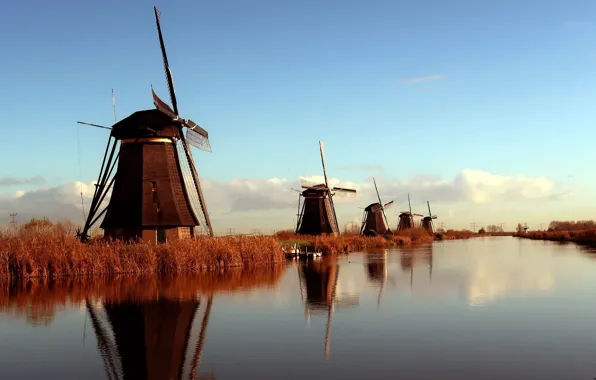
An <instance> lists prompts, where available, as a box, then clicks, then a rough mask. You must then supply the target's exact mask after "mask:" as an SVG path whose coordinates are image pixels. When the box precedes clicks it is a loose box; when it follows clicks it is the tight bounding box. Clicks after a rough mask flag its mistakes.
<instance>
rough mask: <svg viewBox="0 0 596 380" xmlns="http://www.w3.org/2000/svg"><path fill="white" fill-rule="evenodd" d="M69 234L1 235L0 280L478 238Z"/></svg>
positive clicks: (171, 269)
mask: <svg viewBox="0 0 596 380" xmlns="http://www.w3.org/2000/svg"><path fill="white" fill-rule="evenodd" d="M74 235H75V228H74V225H73V224H72V223H68V222H58V223H52V222H51V221H49V220H47V219H32V220H31V221H30V222H29V223H26V224H24V225H22V226H21V227H20V228H19V229H18V230H16V231H12V232H11V233H0V279H2V278H4V279H29V278H56V277H61V276H74V277H80V276H90V275H110V276H113V275H118V274H129V275H145V274H160V275H165V274H179V273H200V272H203V271H205V270H215V269H222V268H232V267H246V266H255V265H271V264H274V263H279V262H281V261H283V260H284V254H283V251H282V245H284V244H294V243H297V244H298V245H300V246H306V247H310V248H312V249H314V250H317V251H321V252H323V254H339V253H347V252H352V251H358V250H363V249H367V248H389V247H395V246H407V245H412V244H424V243H432V242H433V241H434V240H454V239H467V238H471V237H475V236H481V235H478V234H475V233H473V232H472V231H466V230H464V231H456V230H448V231H446V232H442V233H437V234H435V236H430V235H429V234H428V233H427V232H426V231H425V230H424V229H423V228H412V229H408V230H404V231H396V232H395V233H394V235H392V236H388V237H387V238H385V237H382V236H376V237H364V236H360V235H359V234H357V233H344V234H342V235H340V236H338V237H332V236H307V235H295V234H294V233H293V232H292V231H282V232H278V233H277V234H276V235H273V236H263V235H255V236H242V235H236V236H221V237H205V236H199V237H197V238H195V239H188V240H183V241H177V242H169V243H167V244H160V245H152V244H145V243H135V244H127V243H123V242H105V241H104V240H103V238H101V237H96V238H93V239H92V240H91V242H90V243H86V244H85V243H81V242H79V241H78V240H77V239H76V238H75V236H74Z"/></svg>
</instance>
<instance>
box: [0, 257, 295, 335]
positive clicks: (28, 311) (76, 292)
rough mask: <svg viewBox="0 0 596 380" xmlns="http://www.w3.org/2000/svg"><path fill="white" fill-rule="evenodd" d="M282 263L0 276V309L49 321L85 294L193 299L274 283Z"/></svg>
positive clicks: (114, 299) (111, 297)
mask: <svg viewBox="0 0 596 380" xmlns="http://www.w3.org/2000/svg"><path fill="white" fill-rule="evenodd" d="M285 268H286V267H285V266H284V265H272V266H260V267H244V268H233V269H228V270H221V271H208V272H205V273H201V274H196V275H188V276H138V275H137V276H113V277H112V276H103V277H99V278H97V277H61V278H57V279H49V278H33V279H29V280H20V281H2V282H0V285H1V286H2V288H3V290H6V291H2V292H0V311H1V312H3V313H8V314H13V315H16V316H19V317H22V316H25V317H26V318H27V320H28V322H29V323H30V324H46V325H47V324H49V323H51V321H52V320H53V317H54V315H55V312H56V310H57V309H58V308H61V307H64V306H77V305H80V304H81V303H82V302H84V301H85V300H87V299H90V300H101V301H104V302H109V303H120V302H131V301H132V302H137V301H141V300H147V299H156V297H165V298H170V299H178V300H181V299H182V300H184V299H194V298H196V297H197V295H199V297H200V296H207V295H215V294H219V293H227V292H234V291H249V290H252V289H255V288H263V287H274V286H275V285H276V284H277V283H278V282H279V280H280V279H281V277H282V275H283V272H284V270H285Z"/></svg>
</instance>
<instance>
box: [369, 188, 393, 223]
mask: <svg viewBox="0 0 596 380" xmlns="http://www.w3.org/2000/svg"><path fill="white" fill-rule="evenodd" d="M373 183H374V184H375V191H376V192H377V199H378V200H379V206H381V205H382V204H383V202H382V201H381V196H380V195H379V189H378V188H377V181H376V180H375V177H373ZM381 211H382V212H383V218H384V219H385V223H387V226H389V221H388V220H387V215H385V208H384V207H381Z"/></svg>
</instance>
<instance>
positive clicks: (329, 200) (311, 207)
mask: <svg viewBox="0 0 596 380" xmlns="http://www.w3.org/2000/svg"><path fill="white" fill-rule="evenodd" d="M319 148H320V151H321V162H322V164H323V176H324V178H325V183H324V184H318V185H310V184H307V183H306V182H304V181H303V183H302V184H301V186H302V188H303V189H305V190H304V191H302V193H301V196H302V197H304V201H303V203H302V210H301V212H300V215H299V216H298V223H297V226H296V233H297V234H304V235H321V234H332V235H339V234H340V232H339V227H338V223H337V216H336V214H335V206H334V205H333V196H334V195H335V194H336V193H347V194H356V190H353V189H345V188H341V187H334V188H329V182H328V181H327V170H326V169H325V154H324V153H323V142H322V141H319ZM298 207H299V208H300V202H299V206H298Z"/></svg>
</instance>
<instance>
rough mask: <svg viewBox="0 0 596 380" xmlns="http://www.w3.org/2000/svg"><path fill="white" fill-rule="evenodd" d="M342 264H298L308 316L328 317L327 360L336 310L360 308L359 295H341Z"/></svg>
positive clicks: (322, 261)
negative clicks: (340, 273)
mask: <svg viewBox="0 0 596 380" xmlns="http://www.w3.org/2000/svg"><path fill="white" fill-rule="evenodd" d="M339 267H340V266H339V264H338V263H337V260H336V259H335V258H331V257H323V258H321V259H315V260H311V259H305V260H301V261H300V262H298V263H297V269H298V281H299V284H300V296H301V297H302V303H303V304H304V315H305V317H306V318H307V320H308V321H310V317H311V315H317V314H318V315H320V314H327V325H326V328H325V358H326V359H329V356H330V351H331V321H332V318H333V313H334V311H335V309H336V308H337V309H346V308H352V307H356V306H358V305H359V304H360V294H359V293H355V294H354V293H347V294H345V293H343V294H342V293H340V294H338V283H339Z"/></svg>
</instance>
